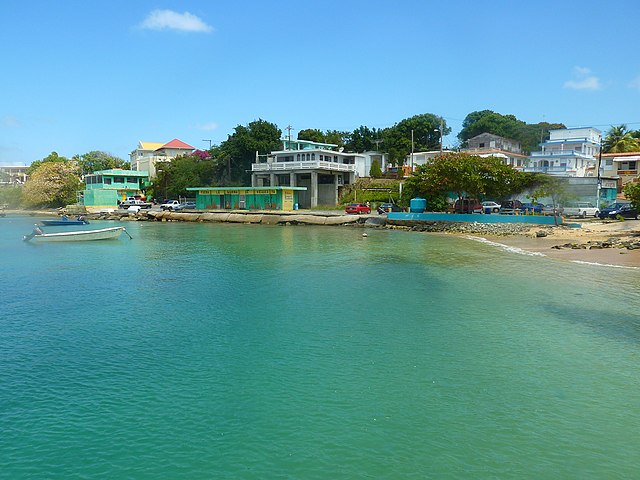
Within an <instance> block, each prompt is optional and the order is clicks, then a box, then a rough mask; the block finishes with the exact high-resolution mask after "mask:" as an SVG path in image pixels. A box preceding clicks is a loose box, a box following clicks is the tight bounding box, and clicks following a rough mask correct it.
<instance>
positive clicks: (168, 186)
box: [152, 155, 214, 198]
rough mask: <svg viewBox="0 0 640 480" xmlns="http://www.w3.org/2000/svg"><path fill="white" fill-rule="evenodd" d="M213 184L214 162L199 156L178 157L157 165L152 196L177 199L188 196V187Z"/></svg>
mask: <svg viewBox="0 0 640 480" xmlns="http://www.w3.org/2000/svg"><path fill="white" fill-rule="evenodd" d="M213 182H214V162H213V160H212V159H209V158H205V159H203V158H201V156H199V155H188V156H179V157H176V158H174V159H173V160H172V161H171V162H170V163H160V164H158V170H157V175H156V178H155V179H154V181H153V184H152V191H153V194H154V196H156V197H163V198H178V197H186V196H188V195H189V191H188V190H187V188H188V187H203V186H211V185H212V184H213Z"/></svg>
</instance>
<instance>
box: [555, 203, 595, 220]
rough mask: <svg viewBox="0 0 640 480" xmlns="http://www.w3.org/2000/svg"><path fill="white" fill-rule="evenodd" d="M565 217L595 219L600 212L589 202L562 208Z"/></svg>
mask: <svg viewBox="0 0 640 480" xmlns="http://www.w3.org/2000/svg"><path fill="white" fill-rule="evenodd" d="M562 213H563V214H564V215H565V216H567V217H582V218H587V217H597V216H598V214H599V213H600V211H599V210H598V208H597V207H595V206H594V205H593V204H592V203H590V202H578V203H573V204H569V205H567V206H566V207H564V211H563V212H562Z"/></svg>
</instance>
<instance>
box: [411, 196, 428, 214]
mask: <svg viewBox="0 0 640 480" xmlns="http://www.w3.org/2000/svg"><path fill="white" fill-rule="evenodd" d="M426 209H427V200H426V199H424V198H420V197H416V198H412V199H411V201H410V202H409V211H410V212H411V213H424V211H425V210H426Z"/></svg>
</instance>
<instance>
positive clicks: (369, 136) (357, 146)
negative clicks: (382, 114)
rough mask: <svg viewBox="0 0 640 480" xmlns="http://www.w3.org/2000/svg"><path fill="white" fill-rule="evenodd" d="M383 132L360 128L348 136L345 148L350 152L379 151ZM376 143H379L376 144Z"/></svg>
mask: <svg viewBox="0 0 640 480" xmlns="http://www.w3.org/2000/svg"><path fill="white" fill-rule="evenodd" d="M381 138H382V130H380V129H376V128H369V127H365V126H363V125H362V126H360V127H358V128H356V129H355V130H354V131H353V132H351V133H350V134H349V135H348V138H347V142H346V144H345V148H346V149H347V150H348V151H349V152H358V153H361V152H369V151H377V150H378V145H379V143H380V142H381V140H380V139H381ZM376 141H378V142H377V143H376Z"/></svg>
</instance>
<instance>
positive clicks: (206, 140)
mask: <svg viewBox="0 0 640 480" xmlns="http://www.w3.org/2000/svg"><path fill="white" fill-rule="evenodd" d="M202 141H203V142H209V150H211V140H210V139H205V140H202Z"/></svg>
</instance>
